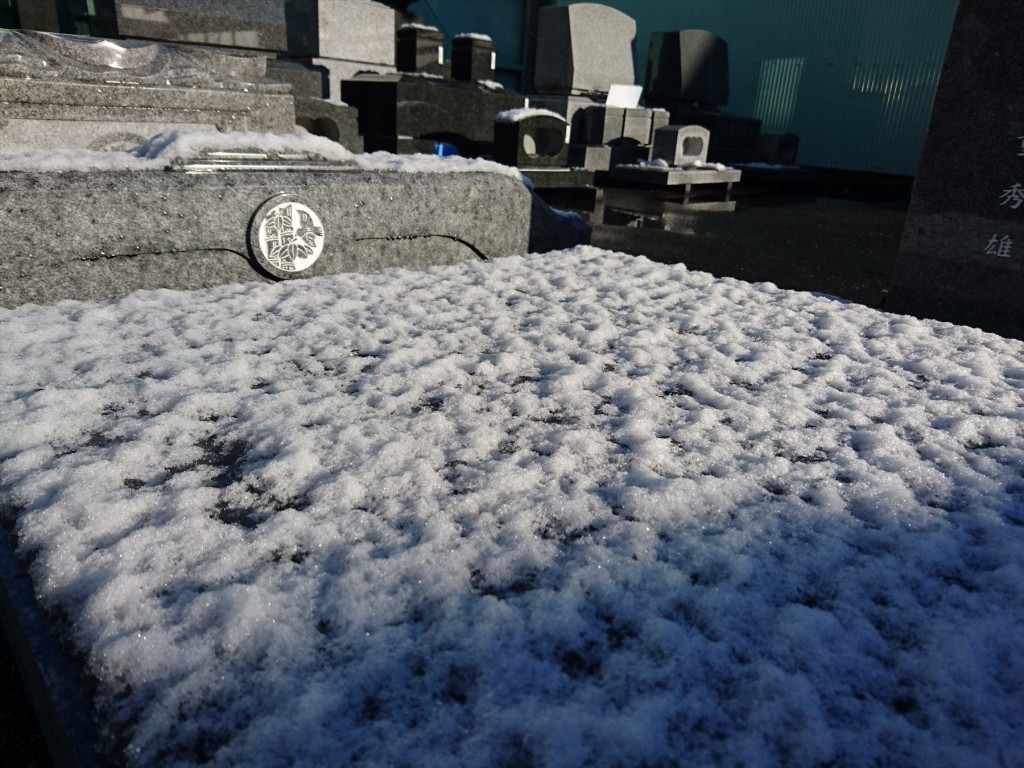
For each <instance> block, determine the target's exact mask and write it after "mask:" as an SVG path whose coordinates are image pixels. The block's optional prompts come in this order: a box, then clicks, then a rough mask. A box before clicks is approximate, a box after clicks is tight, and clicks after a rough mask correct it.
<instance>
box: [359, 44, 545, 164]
mask: <svg viewBox="0 0 1024 768" xmlns="http://www.w3.org/2000/svg"><path fill="white" fill-rule="evenodd" d="M397 37H398V42H399V49H400V50H401V52H402V54H401V71H399V72H398V73H396V74H361V75H357V76H355V77H352V78H350V79H347V80H345V81H344V82H343V83H342V91H341V96H342V99H344V101H345V102H346V103H347V104H350V105H352V106H354V107H356V108H357V109H358V110H359V133H360V134H361V135H362V137H363V144H364V146H365V148H366V151H368V152H375V151H380V150H382V151H386V152H398V153H403V154H404V153H425V154H434V153H435V152H439V151H442V149H441V145H451V146H454V147H455V148H456V149H457V150H458V152H459V154H461V155H465V156H468V157H480V156H493V153H494V141H495V116H496V115H498V114H499V113H500V112H507V111H509V110H513V109H519V108H522V107H524V106H525V105H526V100H525V99H524V97H523V96H521V95H519V94H516V93H511V92H506V91H505V90H504V89H503V88H502V87H501V86H500V85H499V84H498V83H495V82H493V81H492V80H491V79H490V78H491V77H492V76H493V73H494V65H495V58H496V52H495V50H494V43H493V42H492V41H491V39H490V38H489V37H486V36H485V35H478V34H463V35H458V36H456V38H455V40H454V43H453V48H452V60H451V64H450V67H449V65H444V66H439V65H438V64H437V62H438V61H439V60H441V59H442V58H443V56H442V54H441V53H439V48H438V46H440V45H441V44H442V39H443V38H442V37H441V34H440V32H438V31H437V30H435V29H433V28H432V27H426V26H423V25H419V24H415V25H402V26H401V27H400V28H399V30H398V33H397ZM442 50H443V49H442ZM449 71H450V73H451V76H450V77H448V76H446V75H447V73H448V72H449Z"/></svg>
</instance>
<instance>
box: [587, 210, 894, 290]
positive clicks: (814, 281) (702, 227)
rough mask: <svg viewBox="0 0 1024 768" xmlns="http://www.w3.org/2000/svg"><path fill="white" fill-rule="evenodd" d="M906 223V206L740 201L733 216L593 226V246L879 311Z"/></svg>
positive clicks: (639, 220) (676, 217)
mask: <svg viewBox="0 0 1024 768" xmlns="http://www.w3.org/2000/svg"><path fill="white" fill-rule="evenodd" d="M613 216H614V214H613V212H608V213H607V214H606V218H610V217H613ZM618 218H620V219H624V218H628V216H625V217H624V216H621V215H620V216H619V217H618ZM905 219H906V210H905V206H901V205H892V204H890V205H868V204H863V203H857V202H854V201H846V200H835V201H832V200H825V201H818V202H815V203H803V204H797V205H790V206H744V205H743V203H742V201H741V202H740V203H739V205H738V206H737V209H736V211H735V212H732V213H690V214H686V213H674V214H664V215H662V216H661V217H658V216H654V215H652V216H649V217H648V216H643V217H636V218H634V221H633V222H631V223H632V224H633V226H618V225H609V224H597V225H595V226H594V228H593V234H592V243H593V245H595V246H598V247H600V248H605V249H607V250H611V251H623V252H625V253H631V254H635V255H642V256H646V257H647V258H649V259H651V260H653V261H658V262H662V263H668V264H677V263H682V264H685V265H686V266H687V267H688V268H690V269H693V270H700V271H702V272H710V273H711V274H713V275H715V276H716V277H736V278H739V279H741V280H746V281H748V282H754V283H758V282H770V283H775V285H777V286H779V287H780V288H791V289H794V290H800V291H811V292H815V293H824V294H828V295H832V296H838V297H840V298H844V299H848V300H850V301H854V302H857V303H860V304H866V305H868V306H871V307H875V308H878V309H881V308H884V302H885V295H886V292H887V290H888V287H889V283H890V281H891V277H892V271H893V268H894V266H895V262H896V254H897V252H898V251H899V245H900V238H901V236H902V233H903V224H904V221H905ZM637 225H641V226H637ZM662 227H669V228H668V229H665V228H662Z"/></svg>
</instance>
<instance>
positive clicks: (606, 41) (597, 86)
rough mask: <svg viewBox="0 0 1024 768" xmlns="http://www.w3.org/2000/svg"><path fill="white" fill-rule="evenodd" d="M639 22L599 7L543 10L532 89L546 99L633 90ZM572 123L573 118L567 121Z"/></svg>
mask: <svg viewBox="0 0 1024 768" xmlns="http://www.w3.org/2000/svg"><path fill="white" fill-rule="evenodd" d="M635 38H636V22H635V21H633V19H631V18H630V17H629V16H627V15H626V14H624V13H622V12H621V11H617V10H615V9H614V8H609V7H608V6H605V5H599V4H597V3H577V4H576V5H569V6H551V7H547V8H541V9H540V11H539V13H538V17H537V52H536V59H535V63H534V88H535V89H536V91H537V93H542V94H545V93H548V94H577V95H580V94H601V95H604V94H607V93H608V90H609V89H610V88H611V86H612V85H613V84H615V83H625V84H630V85H631V84H632V83H633V82H634V81H635V79H636V75H635V70H634V66H633V40H634V39H635ZM567 117H569V118H570V119H571V116H567Z"/></svg>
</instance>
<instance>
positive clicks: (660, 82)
mask: <svg viewBox="0 0 1024 768" xmlns="http://www.w3.org/2000/svg"><path fill="white" fill-rule="evenodd" d="M644 92H645V95H646V99H647V104H649V105H651V106H655V107H661V108H663V109H665V110H667V111H668V113H669V116H670V121H671V123H672V124H673V125H691V124H692V125H702V126H704V127H705V128H707V129H708V130H709V131H711V146H710V147H709V153H708V157H709V159H710V160H711V161H713V162H722V163H743V162H750V161H751V160H753V159H754V155H755V146H756V142H757V137H758V134H759V132H760V130H761V121H760V120H755V119H754V118H748V117H736V116H734V115H731V114H729V113H728V112H726V111H725V109H724V107H725V105H726V104H727V103H728V102H729V47H728V45H727V44H726V42H725V41H724V40H723V39H722V38H720V37H718V36H717V35H714V34H712V33H711V32H707V31H705V30H701V29H686V30H681V31H677V32H656V33H654V34H653V35H651V45H650V54H649V57H648V62H647V77H646V81H645V85H644Z"/></svg>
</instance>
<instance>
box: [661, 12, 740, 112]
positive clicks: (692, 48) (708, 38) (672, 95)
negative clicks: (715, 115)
mask: <svg viewBox="0 0 1024 768" xmlns="http://www.w3.org/2000/svg"><path fill="white" fill-rule="evenodd" d="M644 90H645V92H646V93H647V98H648V99H649V100H651V99H653V100H654V101H655V102H658V103H664V102H670V103H671V102H675V101H682V102H696V103H698V104H704V105H707V106H719V107H724V106H725V105H726V104H728V103H729V46H728V45H727V44H726V42H725V40H723V39H722V38H720V37H718V36H717V35H714V34H712V33H711V32H706V31H705V30H703V29H684V30H680V31H678V32H655V33H654V34H653V35H651V45H650V55H649V56H648V60H647V76H646V78H645V85H644Z"/></svg>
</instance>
